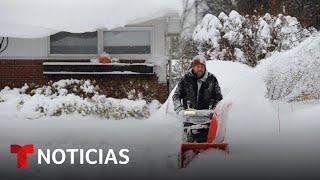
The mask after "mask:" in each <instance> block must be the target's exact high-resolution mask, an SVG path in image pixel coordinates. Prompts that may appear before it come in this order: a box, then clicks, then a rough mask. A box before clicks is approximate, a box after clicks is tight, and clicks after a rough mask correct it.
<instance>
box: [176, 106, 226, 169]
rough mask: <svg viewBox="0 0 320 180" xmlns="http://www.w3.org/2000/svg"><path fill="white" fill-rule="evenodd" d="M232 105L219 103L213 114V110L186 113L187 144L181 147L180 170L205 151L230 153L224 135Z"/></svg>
mask: <svg viewBox="0 0 320 180" xmlns="http://www.w3.org/2000/svg"><path fill="white" fill-rule="evenodd" d="M231 105H232V104H231V103H227V104H221V103H219V105H218V106H217V107H216V109H215V110H214V111H213V113H212V110H211V111H209V110H186V111H185V113H184V115H185V117H186V122H185V123H184V141H185V143H183V144H182V145H181V147H180V154H179V167H180V168H185V167H186V166H187V165H188V164H189V162H190V161H192V159H194V158H195V157H196V156H197V154H199V153H201V152H202V151H205V150H210V149H217V150H222V151H224V152H225V153H226V154H228V153H229V148H228V143H226V142H224V135H225V131H226V127H225V125H226V123H225V121H226V119H227V113H228V111H229V109H230V108H231ZM210 117H211V119H210ZM205 118H206V119H205Z"/></svg>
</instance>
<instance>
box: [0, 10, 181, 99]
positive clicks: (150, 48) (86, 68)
mask: <svg viewBox="0 0 320 180" xmlns="http://www.w3.org/2000/svg"><path fill="white" fill-rule="evenodd" d="M178 20H179V16H178V15H177V14H170V15H165V16H163V17H160V18H156V19H151V20H148V21H145V22H140V23H135V24H129V25H126V26H124V27H121V28H115V29H111V30H107V29H98V30H97V31H94V32H84V33H69V32H57V33H55V34H52V35H50V36H46V37H42V38H28V39H26V38H11V37H9V45H8V48H7V49H6V50H5V51H4V52H2V53H1V54H0V63H1V70H0V86H1V88H3V87H4V86H11V87H17V86H22V85H23V84H24V83H36V84H45V83H46V82H47V81H50V80H53V81H56V80H60V79H70V78H76V79H92V80H96V81H97V82H98V84H99V86H100V87H101V88H102V89H103V90H105V91H106V93H107V94H108V95H110V96H113V97H120V98H122V97H126V96H127V92H122V91H130V90H132V89H135V90H137V91H140V92H142V93H143V94H148V96H152V97H150V98H156V99H159V100H160V101H164V100H165V99H166V98H167V95H168V85H167V64H168V54H167V53H168V48H167V47H169V45H168V44H167V42H168V41H167V37H168V34H173V33H177V32H178V30H177V29H178V28H177V27H178V26H179V25H178V24H179V23H177V22H178ZM175 26H176V27H175ZM172 30H174V31H175V32H172ZM104 52H106V53H108V54H110V56H111V59H112V62H111V63H108V64H102V63H100V62H99V61H98V60H97V59H98V58H99V55H100V54H102V53H104ZM115 60H116V61H115ZM124 89H125V90H124Z"/></svg>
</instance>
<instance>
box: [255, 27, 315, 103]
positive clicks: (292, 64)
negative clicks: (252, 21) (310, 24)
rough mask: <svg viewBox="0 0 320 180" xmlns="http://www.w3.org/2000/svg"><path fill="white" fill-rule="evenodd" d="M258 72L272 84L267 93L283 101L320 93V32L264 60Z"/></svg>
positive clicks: (313, 97) (305, 97)
mask: <svg viewBox="0 0 320 180" xmlns="http://www.w3.org/2000/svg"><path fill="white" fill-rule="evenodd" d="M256 72H257V73H258V74H260V76H262V77H263V79H264V81H265V82H266V86H267V88H268V92H267V97H268V98H270V99H273V100H282V101H304V100H309V99H319V97H320V83H318V82H320V74H319V72H320V34H319V33H316V34H314V35H313V36H312V37H310V38H307V39H306V40H305V41H303V42H302V43H301V44H300V45H299V46H297V47H295V48H293V49H291V50H289V51H286V52H283V53H277V54H274V55H273V56H271V57H270V58H267V59H265V60H263V61H262V62H261V63H260V64H259V65H258V66H257V67H256Z"/></svg>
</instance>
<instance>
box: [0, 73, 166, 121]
mask: <svg viewBox="0 0 320 180" xmlns="http://www.w3.org/2000/svg"><path fill="white" fill-rule="evenodd" d="M0 97H2V99H3V101H6V100H10V101H14V102H15V107H14V108H16V110H17V111H18V114H19V113H20V114H22V115H23V116H24V117H25V118H31V119H34V118H39V117H41V116H60V115H62V114H70V113H79V114H81V115H83V116H87V115H93V116H98V117H101V118H106V119H125V118H137V119H143V118H148V117H149V116H150V115H151V114H152V113H153V112H154V111H155V110H157V109H158V108H160V105H161V104H160V103H159V101H157V100H153V101H151V102H147V101H145V100H142V99H140V100H129V99H115V98H108V97H106V96H105V95H102V94H99V88H98V87H97V86H96V85H93V84H92V83H91V81H89V80H75V79H71V80H60V81H57V82H53V83H50V85H45V86H42V87H36V86H34V85H27V84H26V85H24V86H23V87H22V88H14V89H10V88H8V87H6V88H4V89H3V90H1V92H0Z"/></svg>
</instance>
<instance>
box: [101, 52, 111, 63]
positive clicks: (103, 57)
mask: <svg viewBox="0 0 320 180" xmlns="http://www.w3.org/2000/svg"><path fill="white" fill-rule="evenodd" d="M99 61H100V63H102V64H108V63H111V58H110V55H109V54H107V53H103V54H101V55H100V57H99Z"/></svg>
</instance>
